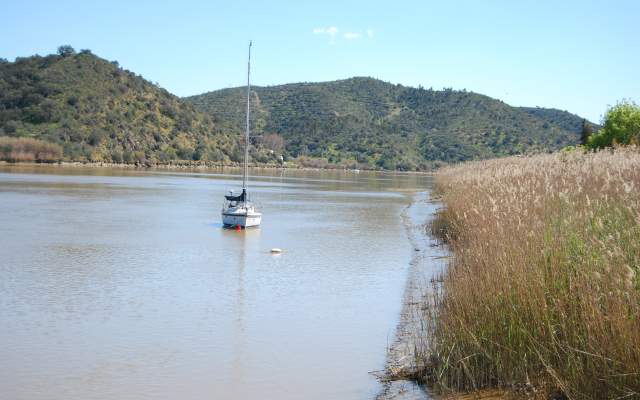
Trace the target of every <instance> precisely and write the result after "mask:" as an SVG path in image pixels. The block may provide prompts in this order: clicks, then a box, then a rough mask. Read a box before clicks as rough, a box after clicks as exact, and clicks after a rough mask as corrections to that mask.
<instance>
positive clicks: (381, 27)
mask: <svg viewBox="0 0 640 400" xmlns="http://www.w3.org/2000/svg"><path fill="white" fill-rule="evenodd" d="M3 3H4V4H2V6H1V9H2V23H1V24H0V57H4V58H7V59H9V60H13V59H14V58H15V57H16V56H28V55H32V54H36V53H37V54H41V55H44V54H48V53H52V52H54V51H55V49H56V48H57V46H59V45H61V44H70V45H72V46H74V47H75V48H76V49H84V48H88V49H91V50H92V51H93V52H94V53H95V54H97V55H99V56H101V57H104V58H107V59H109V60H117V61H118V62H120V65H122V66H123V67H124V68H127V69H130V70H132V71H134V72H136V73H138V74H141V75H143V76H144V77H145V78H147V79H149V80H151V81H153V82H158V83H159V84H160V85H161V86H162V87H165V88H166V89H168V90H169V91H171V92H172V93H175V94H177V95H180V96H186V95H192V94H198V93H202V92H206V91H210V90H214V89H219V88H225V87H230V86H238V85H243V84H244V79H245V65H246V45H247V42H248V40H249V39H253V41H254V48H253V73H252V80H253V81H254V83H255V84H258V85H274V84H281V83H288V82H300V81H307V82H313V81H326V80H335V79H343V78H348V77H351V76H371V77H375V78H379V79H382V80H385V81H389V82H393V83H401V84H404V85H410V86H418V85H422V86H424V87H433V88H436V89H439V88H442V87H453V88H454V89H463V88H464V89H467V90H472V91H475V92H478V93H483V94H487V95H489V96H492V97H496V98H499V99H502V100H504V101H506V102H507V103H509V104H512V105H527V106H541V107H556V108H560V109H563V110H568V111H571V112H574V113H577V114H579V115H581V116H585V117H587V118H589V119H591V120H592V121H596V122H597V121H599V120H600V119H601V116H602V114H603V113H604V111H605V110H606V108H607V106H608V105H613V104H615V103H616V102H617V101H618V100H620V99H622V98H627V99H632V100H636V101H638V100H640V74H639V73H638V71H640V2H638V1H444V0H440V1H437V2H434V1H400V0H397V1H373V0H369V1H347V0H342V1H328V0H326V1H315V2H303V1H255V2H241V1H238V2H233V1H186V0H185V1H180V2H162V1H136V2H134V1H130V2H125V1H115V0H113V1H109V2H99V1H96V2H93V1H55V2H54V1H50V2H45V1H29V0H22V1H11V2H8V1H6V0H5V1H4V2H3Z"/></svg>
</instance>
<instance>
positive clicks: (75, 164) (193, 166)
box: [0, 160, 434, 175]
mask: <svg viewBox="0 0 640 400" xmlns="http://www.w3.org/2000/svg"><path fill="white" fill-rule="evenodd" d="M0 166H17V167H19V166H33V167H59V168H62V167H69V168H107V169H125V170H141V171H153V170H168V171H176V170H186V171H189V170H191V171H193V170H201V171H207V170H223V169H237V168H242V166H241V165H240V164H238V165H235V164H200V163H184V164H183V163H169V164H154V165H145V164H125V163H106V162H81V161H59V162H52V163H40V162H33V161H26V162H9V161H2V160H0ZM249 168H250V169H265V170H276V169H283V170H292V171H335V172H351V173H356V174H357V173H360V172H364V173H372V172H375V173H386V174H390V173H392V174H400V175H433V174H434V172H433V171H396V170H377V169H362V170H359V169H348V168H313V167H304V166H298V165H293V164H292V165H285V166H281V165H272V164H253V165H251V164H250V165H249Z"/></svg>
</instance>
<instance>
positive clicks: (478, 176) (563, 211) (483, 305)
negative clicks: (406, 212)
mask: <svg viewBox="0 0 640 400" xmlns="http://www.w3.org/2000/svg"><path fill="white" fill-rule="evenodd" d="M625 109H626V108H625ZM606 126H607V124H606V122H605V128H604V129H606ZM436 184H437V189H438V191H439V193H440V194H441V195H442V201H443V203H444V205H445V206H446V208H445V209H443V210H442V211H441V212H440V213H439V215H438V217H437V219H436V220H435V222H434V224H433V229H434V231H435V232H436V233H438V234H440V235H441V236H442V237H444V238H445V239H446V240H447V241H448V243H449V245H450V248H451V250H452V252H453V254H454V255H455V257H453V258H452V259H451V262H450V264H449V268H448V270H447V271H446V273H445V274H444V278H443V283H442V284H441V286H437V287H436V288H435V292H434V293H433V297H432V298H431V299H429V300H428V301H426V302H425V310H426V311H425V314H424V318H423V321H424V328H425V331H424V332H422V333H421V335H420V336H421V337H422V338H423V341H422V344H423V347H421V348H419V349H418V353H417V357H418V359H419V360H422V362H423V364H422V365H423V367H424V369H423V370H422V372H421V378H422V379H425V380H428V381H431V382H435V383H437V384H439V386H440V387H441V388H442V389H444V390H473V389H481V388H486V387H506V388H511V389H516V390H523V391H525V392H528V393H534V392H535V393H537V394H538V395H540V396H541V397H540V398H542V397H544V398H568V399H605V398H609V399H612V398H637V397H639V396H640V375H638V374H639V373H640V278H639V277H640V212H639V210H640V153H639V152H638V149H637V148H633V147H629V148H617V149H616V150H614V151H601V152H582V151H573V152H558V153H556V154H552V155H537V156H533V157H517V158H516V157H510V158H503V159H497V160H490V161H477V162H471V163H465V164H461V165H459V166H454V167H447V168H445V169H442V170H441V171H439V172H438V174H437V175H436ZM553 393H555V395H553V396H552V395H551V394H553Z"/></svg>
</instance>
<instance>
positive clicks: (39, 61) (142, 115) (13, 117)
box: [0, 46, 242, 163]
mask: <svg viewBox="0 0 640 400" xmlns="http://www.w3.org/2000/svg"><path fill="white" fill-rule="evenodd" d="M0 136H10V137H24V138H35V139H41V140H45V141H47V142H50V143H56V144H59V145H61V146H62V147H63V149H64V157H65V159H68V160H89V161H107V162H129V163H132V162H141V163H153V162H168V161H171V160H176V159H181V160H210V161H219V162H228V161H239V160H240V159H241V156H242V152H241V150H240V149H239V146H238V141H237V139H236V137H235V136H231V135H229V134H225V133H223V131H222V130H221V129H219V128H218V127H217V126H216V124H214V123H213V121H212V120H211V118H210V117H209V116H208V115H205V114H202V113H200V112H198V111H196V110H195V108H194V107H193V105H191V104H189V103H185V102H183V101H182V100H181V99H180V98H178V97H176V96H174V95H172V94H170V93H169V92H167V91H166V90H164V89H161V88H159V87H158V86H156V85H154V84H152V83H151V82H148V81H146V80H145V79H143V78H142V77H140V76H138V75H136V74H134V73H132V72H130V71H127V70H123V69H122V68H120V67H119V66H118V63H117V62H109V61H107V60H104V59H102V58H99V57H97V56H95V55H93V54H92V53H91V52H90V51H88V50H83V51H81V52H80V53H78V54H76V53H75V51H74V50H73V49H71V48H70V47H68V46H63V47H61V48H60V50H59V54H55V55H48V56H44V57H42V56H33V57H25V58H17V59H16V60H15V62H8V61H6V60H2V59H0Z"/></svg>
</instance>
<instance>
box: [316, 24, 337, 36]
mask: <svg viewBox="0 0 640 400" xmlns="http://www.w3.org/2000/svg"><path fill="white" fill-rule="evenodd" d="M313 33H314V34H316V35H329V36H330V37H331V38H332V39H333V38H334V37H335V36H336V34H337V33H338V28H336V27H335V26H328V27H326V28H314V29H313Z"/></svg>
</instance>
